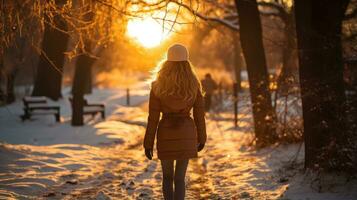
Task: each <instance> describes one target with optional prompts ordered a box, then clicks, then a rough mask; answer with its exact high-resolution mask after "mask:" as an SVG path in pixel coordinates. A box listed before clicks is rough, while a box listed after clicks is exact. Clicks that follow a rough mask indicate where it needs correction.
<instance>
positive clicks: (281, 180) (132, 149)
mask: <svg viewBox="0 0 357 200" xmlns="http://www.w3.org/2000/svg"><path fill="white" fill-rule="evenodd" d="M139 92H140V94H141V95H140V94H139ZM114 94H115V92H110V91H103V93H101V95H99V97H100V98H101V99H102V101H104V102H106V103H107V107H109V108H110V111H111V112H109V113H110V114H109V116H108V117H107V119H106V121H96V120H94V121H89V124H88V125H86V126H84V127H81V128H72V127H71V126H69V124H68V123H69V122H68V121H66V120H65V119H63V120H64V122H63V123H62V124H53V123H52V122H49V121H51V119H39V120H35V121H32V122H28V123H27V124H26V125H21V124H20V123H21V122H11V123H13V124H12V125H16V126H20V125H21V126H25V127H27V128H28V129H32V130H23V128H22V129H21V130H19V129H16V128H14V127H13V129H11V128H9V127H8V128H3V127H1V129H0V130H1V131H0V134H1V135H0V140H3V141H6V140H8V141H6V142H8V143H11V141H13V138H11V137H10V139H9V138H8V137H9V135H7V134H8V133H4V131H10V132H11V134H20V135H21V134H24V133H26V134H33V135H32V136H34V137H35V139H36V141H35V142H34V141H33V140H31V139H23V141H24V142H23V143H24V144H7V143H3V144H1V145H0V157H1V162H0V199H2V198H3V197H6V198H8V199H11V198H13V199H39V197H40V198H42V199H161V198H162V196H161V170H160V163H159V160H157V158H154V160H152V161H148V160H147V159H146V158H145V156H144V154H143V149H142V139H143V134H144V131H145V121H146V117H147V110H146V108H147V103H145V102H146V100H147V91H146V92H143V91H140V90H138V95H137V97H138V101H137V104H136V106H132V107H127V106H123V105H122V104H121V103H120V101H121V100H120V99H121V97H120V96H116V95H114ZM96 98H98V97H96ZM93 100H96V101H98V99H93ZM0 114H1V112H0ZM4 116H5V114H3V112H2V118H0V123H2V124H1V125H2V126H3V125H6V121H10V120H6V117H4ZM231 117H232V116H231V115H230V114H227V113H221V114H220V115H219V116H217V115H213V114H211V115H209V116H208V120H207V130H208V131H207V132H208V142H207V145H206V148H205V149H204V150H203V152H201V153H200V154H199V158H198V159H193V160H191V161H190V165H189V169H188V173H187V174H188V175H187V179H186V180H187V182H186V183H187V188H188V190H187V194H186V197H187V199H279V198H282V199H306V198H310V199H340V198H339V197H341V194H339V193H338V192H337V193H336V192H330V193H324V194H318V193H316V192H314V191H313V190H312V189H309V188H310V187H308V186H302V187H298V186H300V185H308V182H306V181H304V180H301V179H296V178H295V177H292V175H294V174H295V173H298V171H297V170H296V169H293V170H288V171H287V172H286V170H283V168H284V166H285V165H286V163H287V162H288V161H289V160H290V159H292V158H293V157H294V155H295V154H296V152H297V149H298V147H299V145H289V146H280V147H274V148H267V149H263V150H260V151H255V150H253V149H252V148H251V147H250V146H249V145H248V144H249V143H250V141H251V139H252V135H251V133H249V132H247V130H249V128H247V127H241V128H240V129H234V128H232V125H233V124H232V120H231ZM64 118H65V117H64ZM41 120H44V121H45V122H46V123H47V125H46V124H45V125H43V124H42V125H41V124H39V121H41ZM46 120H47V121H46ZM246 120H249V119H246ZM8 123H10V122H8ZM42 123H43V121H42ZM243 125H244V124H243ZM243 125H242V126H243ZM72 129H75V130H72ZM19 131H23V132H21V133H18V132H19ZM51 131H53V132H55V134H61V131H71V132H70V133H63V134H64V135H65V136H66V137H64V136H63V138H61V136H59V138H60V139H58V138H57V139H56V138H55V141H53V140H51V137H52V136H51V137H48V135H51V133H50V132H51ZM33 132H35V133H33ZM23 137H29V136H26V135H23ZM53 137H55V136H53ZM68 137H69V138H68ZM51 142H52V143H51ZM301 159H302V153H300V154H299V157H298V160H300V161H301ZM296 168H297V169H299V168H301V166H298V167H296ZM352 186H353V187H352V188H349V191H357V190H356V188H357V187H355V186H356V184H354V185H352ZM294 192H295V193H294ZM282 196H283V197H282ZM342 197H343V198H342V199H356V198H355V197H357V195H356V193H353V192H350V193H348V194H345V195H344V196H342Z"/></svg>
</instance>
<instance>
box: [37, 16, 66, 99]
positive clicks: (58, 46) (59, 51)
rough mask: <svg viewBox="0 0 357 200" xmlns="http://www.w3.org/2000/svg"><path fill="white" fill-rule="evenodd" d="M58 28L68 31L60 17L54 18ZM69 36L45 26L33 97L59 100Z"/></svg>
mask: <svg viewBox="0 0 357 200" xmlns="http://www.w3.org/2000/svg"><path fill="white" fill-rule="evenodd" d="M54 19H55V20H54V23H55V24H56V27H58V28H59V29H61V30H66V24H65V22H64V20H63V19H61V17H60V16H55V17H54ZM68 39H69V36H68V35H67V34H66V33H63V32H61V31H59V30H56V29H54V28H52V27H51V26H50V25H48V24H46V25H45V32H44V36H43V41H42V52H41V55H40V60H39V64H38V68H37V76H36V80H35V85H34V89H33V92H32V95H33V96H46V97H49V98H51V99H53V100H58V99H59V98H60V97H61V96H62V95H61V85H62V73H63V64H64V58H65V55H64V52H65V51H66V49H67V43H68Z"/></svg>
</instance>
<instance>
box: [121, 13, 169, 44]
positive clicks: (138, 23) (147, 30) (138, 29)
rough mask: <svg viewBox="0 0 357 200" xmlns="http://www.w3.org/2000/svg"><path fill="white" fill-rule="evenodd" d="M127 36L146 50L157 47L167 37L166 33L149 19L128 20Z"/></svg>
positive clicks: (158, 24) (160, 26) (159, 25)
mask: <svg viewBox="0 0 357 200" xmlns="http://www.w3.org/2000/svg"><path fill="white" fill-rule="evenodd" d="M127 34H128V35H129V37H131V38H133V39H135V40H136V41H137V42H139V43H140V44H141V45H142V46H144V47H146V48H152V47H155V46H158V45H159V44H160V43H161V42H162V41H163V40H164V39H166V38H167V37H168V36H169V33H168V31H167V30H165V29H163V26H162V25H161V24H160V23H158V22H157V21H155V20H154V19H152V18H150V17H148V18H144V19H131V20H129V22H128V26H127Z"/></svg>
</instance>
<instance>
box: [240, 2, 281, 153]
mask: <svg viewBox="0 0 357 200" xmlns="http://www.w3.org/2000/svg"><path fill="white" fill-rule="evenodd" d="M235 2H236V7H237V11H238V16H239V32H240V41H241V45H242V50H243V54H244V57H245V62H246V66H247V71H248V76H249V88H250V94H251V101H252V106H253V117H254V127H255V134H256V137H257V145H258V146H265V145H267V144H271V143H274V142H276V139H277V138H276V137H277V136H276V123H277V121H276V114H275V111H274V109H273V106H272V101H271V95H270V91H269V80H268V71H267V65H266V60H265V54H264V47H263V39H262V28H261V22H260V16H259V10H258V4H257V2H256V1H255V0H236V1H235Z"/></svg>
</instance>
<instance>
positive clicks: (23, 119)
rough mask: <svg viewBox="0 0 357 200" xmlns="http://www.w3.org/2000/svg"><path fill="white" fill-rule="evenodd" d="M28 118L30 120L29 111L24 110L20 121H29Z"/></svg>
mask: <svg viewBox="0 0 357 200" xmlns="http://www.w3.org/2000/svg"><path fill="white" fill-rule="evenodd" d="M30 118H31V114H30V111H29V110H28V109H26V108H24V115H22V116H21V119H22V121H25V120H26V119H30Z"/></svg>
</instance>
